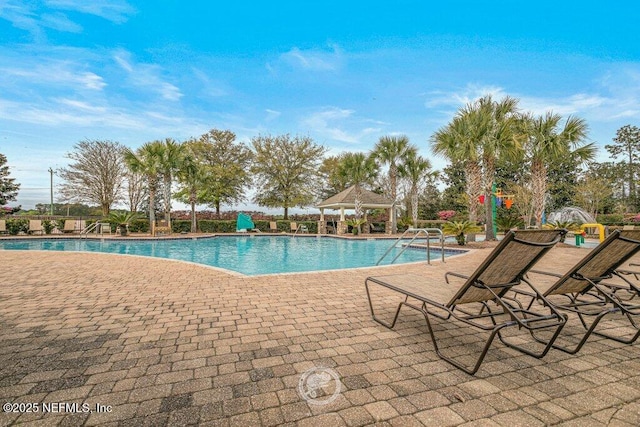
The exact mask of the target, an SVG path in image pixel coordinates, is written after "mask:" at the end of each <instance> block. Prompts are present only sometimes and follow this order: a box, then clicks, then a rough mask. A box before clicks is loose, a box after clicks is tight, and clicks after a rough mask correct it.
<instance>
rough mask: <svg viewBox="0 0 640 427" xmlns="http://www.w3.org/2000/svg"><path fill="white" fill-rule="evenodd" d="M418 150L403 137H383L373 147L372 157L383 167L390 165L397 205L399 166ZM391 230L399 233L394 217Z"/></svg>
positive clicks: (392, 187)
mask: <svg viewBox="0 0 640 427" xmlns="http://www.w3.org/2000/svg"><path fill="white" fill-rule="evenodd" d="M417 151H418V150H417V148H416V147H415V146H413V145H411V144H409V138H408V137H406V136H404V135H402V136H383V137H381V138H380V140H379V141H378V143H377V144H376V145H375V147H373V151H372V152H371V156H372V157H373V158H374V159H375V160H377V161H378V162H380V164H382V165H389V184H390V186H391V200H393V202H394V203H395V202H396V201H397V197H398V164H400V163H402V162H403V160H404V159H405V158H406V156H407V155H408V154H409V153H412V152H413V153H417ZM391 218H392V220H391V228H392V230H393V233H395V232H396V231H397V228H398V226H397V224H396V216H395V215H392V217H391Z"/></svg>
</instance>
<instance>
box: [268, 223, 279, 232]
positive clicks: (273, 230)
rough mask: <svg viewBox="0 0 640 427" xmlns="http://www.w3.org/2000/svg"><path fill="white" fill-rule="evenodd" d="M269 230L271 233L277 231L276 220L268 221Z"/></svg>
mask: <svg viewBox="0 0 640 427" xmlns="http://www.w3.org/2000/svg"><path fill="white" fill-rule="evenodd" d="M269 231H270V232H271V233H277V232H278V223H277V222H276V221H270V222H269Z"/></svg>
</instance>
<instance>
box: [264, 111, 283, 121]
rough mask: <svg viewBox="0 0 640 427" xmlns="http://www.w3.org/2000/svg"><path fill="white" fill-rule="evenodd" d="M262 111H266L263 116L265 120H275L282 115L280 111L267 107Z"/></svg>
mask: <svg viewBox="0 0 640 427" xmlns="http://www.w3.org/2000/svg"><path fill="white" fill-rule="evenodd" d="M264 111H265V112H266V113H267V117H266V118H265V121H267V122H270V121H272V120H275V119H277V118H278V117H280V116H281V115H282V113H281V112H280V111H275V110H270V109H268V108H267V109H266V110H264Z"/></svg>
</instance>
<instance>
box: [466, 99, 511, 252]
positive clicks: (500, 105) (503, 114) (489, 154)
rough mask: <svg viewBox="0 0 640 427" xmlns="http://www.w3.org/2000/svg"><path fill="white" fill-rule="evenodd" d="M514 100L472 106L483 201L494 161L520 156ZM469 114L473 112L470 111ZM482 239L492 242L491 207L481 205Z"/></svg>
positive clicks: (488, 191) (490, 190)
mask: <svg viewBox="0 0 640 427" xmlns="http://www.w3.org/2000/svg"><path fill="white" fill-rule="evenodd" d="M517 105H518V101H517V100H516V99H514V98H511V97H508V96H507V97H505V98H503V99H502V100H500V101H493V100H492V99H491V96H490V95H487V96H485V97H483V98H480V99H479V100H478V101H477V102H476V103H475V105H474V108H475V109H476V110H477V114H478V115H479V117H478V121H477V122H476V123H477V124H478V125H479V126H480V128H479V129H478V134H479V135H480V136H481V137H480V139H479V141H478V142H479V143H480V151H481V153H482V156H481V157H482V170H483V191H484V195H485V200H489V201H491V200H492V196H493V184H494V182H495V176H496V162H497V161H498V159H500V158H510V159H515V158H516V157H517V156H518V155H519V154H520V153H521V149H520V148H521V145H520V143H519V139H518V133H517V132H516V124H517V116H516V113H517ZM470 113H473V111H471V112H470ZM485 218H486V229H487V231H486V233H487V234H486V237H485V240H496V236H495V234H494V232H493V205H492V203H486V204H485Z"/></svg>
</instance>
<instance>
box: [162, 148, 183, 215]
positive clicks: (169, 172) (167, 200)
mask: <svg viewBox="0 0 640 427" xmlns="http://www.w3.org/2000/svg"><path fill="white" fill-rule="evenodd" d="M160 144H161V145H162V154H161V157H162V158H161V160H160V167H161V172H162V181H163V186H162V188H163V191H164V219H165V220H166V221H167V224H168V226H169V227H171V184H173V175H174V174H175V173H176V171H177V170H178V168H179V166H180V162H181V159H182V156H183V152H184V148H183V146H182V144H179V143H177V142H176V141H175V140H173V139H171V138H167V139H165V141H164V143H160Z"/></svg>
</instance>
